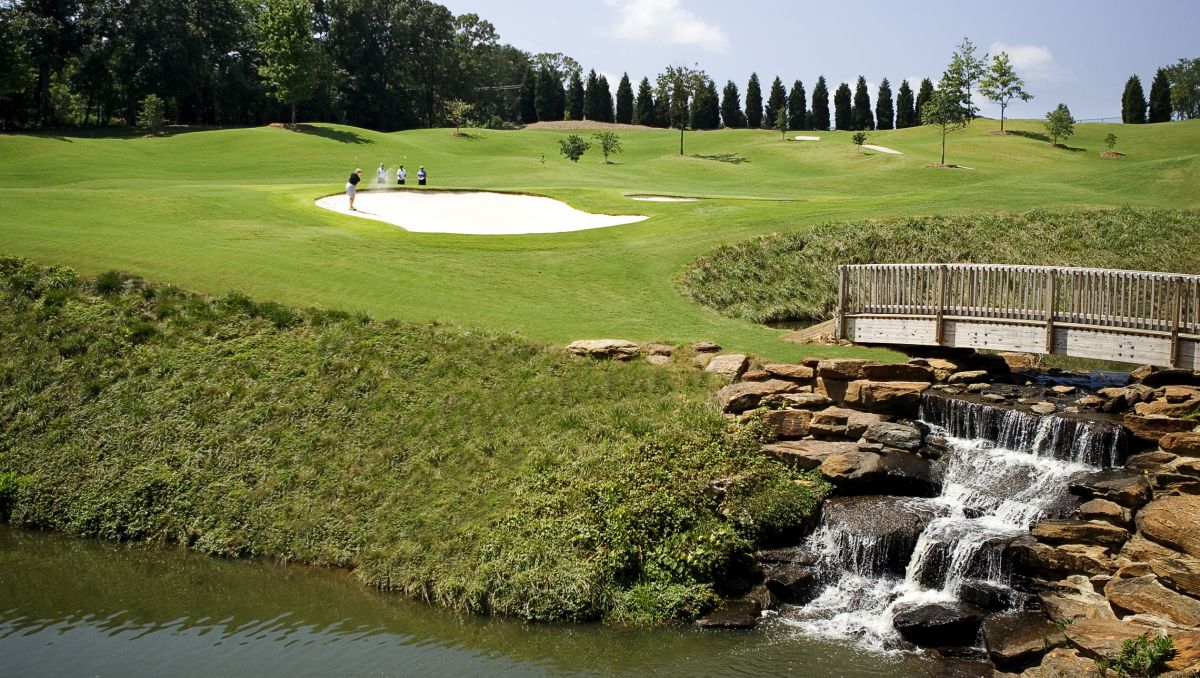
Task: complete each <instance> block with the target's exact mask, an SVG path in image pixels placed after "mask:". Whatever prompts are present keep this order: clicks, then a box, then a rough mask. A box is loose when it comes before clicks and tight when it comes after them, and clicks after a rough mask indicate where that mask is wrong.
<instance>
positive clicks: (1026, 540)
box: [1008, 537, 1117, 579]
mask: <svg viewBox="0 0 1200 678" xmlns="http://www.w3.org/2000/svg"><path fill="white" fill-rule="evenodd" d="M1008 553H1009V554H1010V556H1011V557H1012V560H1013V565H1014V567H1016V568H1017V569H1018V570H1020V571H1023V572H1026V573H1029V574H1033V575H1035V576H1040V577H1049V578H1052V579H1053V578H1057V577H1061V576H1063V575H1073V574H1078V573H1085V574H1088V575H1097V574H1109V573H1111V572H1114V571H1116V569H1117V564H1116V563H1115V562H1114V561H1113V559H1112V558H1111V557H1110V556H1109V555H1108V551H1107V549H1105V548H1104V547H1103V546H1085V545H1082V544H1063V545H1060V546H1051V545H1049V544H1043V543H1041V542H1039V541H1037V540H1036V539H1034V538H1033V537H1019V538H1017V539H1014V540H1013V541H1012V542H1011V543H1010V544H1009V545H1008Z"/></svg>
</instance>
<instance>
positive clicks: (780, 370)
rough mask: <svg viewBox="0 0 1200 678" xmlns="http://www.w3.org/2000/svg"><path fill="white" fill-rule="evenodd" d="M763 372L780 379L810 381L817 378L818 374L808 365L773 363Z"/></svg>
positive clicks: (765, 366) (764, 368)
mask: <svg viewBox="0 0 1200 678" xmlns="http://www.w3.org/2000/svg"><path fill="white" fill-rule="evenodd" d="M763 370H765V371H767V372H769V373H770V374H771V376H773V377H777V378H779V379H795V380H797V381H809V380H811V379H812V378H813V377H815V376H816V372H815V371H814V370H813V368H811V367H809V366H808V365H785V364H781V363H771V364H769V365H764V366H763Z"/></svg>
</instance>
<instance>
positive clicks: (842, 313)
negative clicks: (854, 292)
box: [833, 264, 847, 340]
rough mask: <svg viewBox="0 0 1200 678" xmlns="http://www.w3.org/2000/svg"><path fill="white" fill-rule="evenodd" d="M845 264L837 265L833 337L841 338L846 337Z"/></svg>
mask: <svg viewBox="0 0 1200 678" xmlns="http://www.w3.org/2000/svg"><path fill="white" fill-rule="evenodd" d="M846 275H847V272H846V266H845V264H842V265H840V266H838V300H837V319H836V321H835V322H834V331H833V337H834V338H835V339H838V340H841V339H845V338H846Z"/></svg>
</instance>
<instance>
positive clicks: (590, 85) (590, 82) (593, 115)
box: [583, 68, 600, 120]
mask: <svg viewBox="0 0 1200 678" xmlns="http://www.w3.org/2000/svg"><path fill="white" fill-rule="evenodd" d="M599 95H600V81H599V79H598V78H597V77H596V69H594V68H593V69H592V70H590V71H588V74H587V82H586V83H584V86H583V119H584V120H599V119H600V117H599V116H600V106H599V98H600V97H599Z"/></svg>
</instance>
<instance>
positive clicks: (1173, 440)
mask: <svg viewBox="0 0 1200 678" xmlns="http://www.w3.org/2000/svg"><path fill="white" fill-rule="evenodd" d="M1158 446H1159V447H1161V448H1162V449H1163V450H1166V451H1167V452H1170V453H1171V454H1178V455H1183V456H1185V457H1200V433H1198V432H1192V431H1188V432H1178V433H1168V434H1166V435H1165V436H1163V437H1162V439H1161V440H1159V441H1158Z"/></svg>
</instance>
